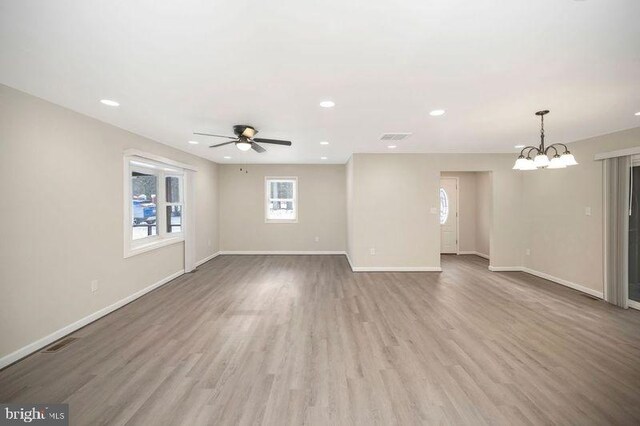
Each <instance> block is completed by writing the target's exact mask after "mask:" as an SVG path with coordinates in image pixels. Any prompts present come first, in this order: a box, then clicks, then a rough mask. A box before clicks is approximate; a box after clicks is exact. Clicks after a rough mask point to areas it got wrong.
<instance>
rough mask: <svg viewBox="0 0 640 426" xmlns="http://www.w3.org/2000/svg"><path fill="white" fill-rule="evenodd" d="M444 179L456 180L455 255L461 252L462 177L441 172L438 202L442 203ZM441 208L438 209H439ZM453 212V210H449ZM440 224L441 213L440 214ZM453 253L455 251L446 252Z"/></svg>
mask: <svg viewBox="0 0 640 426" xmlns="http://www.w3.org/2000/svg"><path fill="white" fill-rule="evenodd" d="M442 179H452V180H455V181H456V252H455V255H456V256H458V255H459V254H460V214H459V211H460V178H459V177H458V176H442V174H440V181H439V182H438V203H440V188H442V185H441V183H442ZM439 210H440V209H438V211H439ZM449 214H451V212H449ZM438 224H440V214H438ZM440 227H441V229H440V254H443V253H442V224H440ZM444 254H453V253H444Z"/></svg>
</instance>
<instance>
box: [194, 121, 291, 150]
mask: <svg viewBox="0 0 640 426" xmlns="http://www.w3.org/2000/svg"><path fill="white" fill-rule="evenodd" d="M233 133H235V134H236V136H235V137H232V136H224V135H212V134H211V133H198V132H193V134H194V135H202V136H213V137H215V138H227V139H233V140H232V141H229V142H223V143H219V144H216V145H211V146H210V147H209V148H217V147H219V146H224V145H229V144H230V143H235V144H236V148H238V149H239V150H240V151H249V150H250V149H253V150H254V151H256V152H258V153H263V152H265V151H266V149H264V148H263V147H261V146H260V145H258V144H257V143H256V142H260V143H270V144H274V145H286V146H291V141H282V140H278V139H263V138H254V136H255V135H256V133H258V131H257V130H256V129H254V128H253V127H251V126H247V125H246V124H236V125H235V126H233Z"/></svg>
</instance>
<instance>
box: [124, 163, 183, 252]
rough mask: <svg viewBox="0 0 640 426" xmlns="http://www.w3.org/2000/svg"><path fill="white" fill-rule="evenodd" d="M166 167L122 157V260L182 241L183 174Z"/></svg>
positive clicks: (179, 170) (160, 164) (178, 170)
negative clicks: (123, 182) (123, 185)
mask: <svg viewBox="0 0 640 426" xmlns="http://www.w3.org/2000/svg"><path fill="white" fill-rule="evenodd" d="M134 158H135V159H134ZM166 166H167V165H165V164H162V163H158V162H155V161H151V160H146V159H139V158H138V157H125V174H126V181H127V187H126V188H125V199H126V201H125V257H130V256H133V255H135V254H138V253H143V252H145V251H148V250H151V249H154V248H158V247H162V246H165V245H168V244H173V243H175V242H179V241H183V234H182V231H183V226H184V225H183V212H184V194H183V192H184V189H183V188H184V186H183V177H184V172H183V171H182V170H181V169H178V168H174V167H171V168H170V167H166ZM162 182H164V184H161V183H162Z"/></svg>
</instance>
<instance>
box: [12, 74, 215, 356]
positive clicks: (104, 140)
mask: <svg viewBox="0 0 640 426" xmlns="http://www.w3.org/2000/svg"><path fill="white" fill-rule="evenodd" d="M128 148H136V149H139V150H142V151H146V152H150V153H154V154H156V155H161V156H164V157H168V158H171V159H173V160H176V161H180V162H183V163H188V164H192V165H195V166H196V167H198V169H199V171H198V173H197V174H196V192H197V194H196V197H197V204H196V208H197V210H196V226H197V229H198V231H197V240H196V256H197V259H203V258H206V257H207V256H209V255H211V254H213V253H215V252H216V251H217V250H218V247H217V245H218V233H217V205H218V201H217V165H216V164H215V163H212V162H210V161H207V160H204V159H201V158H198V157H194V156H192V155H189V154H187V153H185V152H182V151H178V150H176V149H173V148H170V147H168V146H166V145H162V144H159V143H157V142H154V141H151V140H149V139H146V138H143V137H141V136H138V135H135V134H133V133H130V132H127V131H124V130H122V129H119V128H116V127H114V126H111V125H108V124H105V123H102V122H100V121H97V120H95V119H92V118H89V117H87V116H84V115H81V114H78V113H75V112H73V111H70V110H68V109H65V108H62V107H60V106H57V105H54V104H51V103H49V102H46V101H43V100H41V99H38V98H36V97H33V96H30V95H27V94H25V93H22V92H18V91H16V90H14V89H11V88H9V87H6V86H2V85H0V193H1V194H2V199H3V201H4V202H3V206H2V208H0V222H1V223H2V231H1V233H2V237H1V239H0V241H1V243H0V265H1V266H0V294H1V295H2V296H1V297H0V336H1V338H0V357H2V356H4V355H7V354H9V353H11V352H13V351H16V350H18V349H19V348H22V347H23V346H25V345H27V344H30V343H33V342H34V341H36V340H38V339H41V338H43V337H45V336H47V335H49V334H51V333H52V332H54V331H57V330H59V329H61V328H62V327H65V326H67V325H69V324H71V323H73V322H75V321H78V320H80V319H82V318H84V317H86V316H88V315H90V314H93V313H95V312H96V311H98V310H100V309H103V308H105V307H107V306H109V305H111V304H113V303H115V302H117V301H119V300H122V299H123V298H125V297H128V296H130V295H132V294H134V293H136V292H138V291H140V290H141V289H144V288H146V287H148V286H150V285H152V284H154V283H156V282H158V281H160V280H162V279H163V278H165V277H167V276H170V275H171V274H174V273H176V272H177V271H180V270H181V269H183V268H184V256H183V252H184V247H183V243H178V244H173V245H171V246H168V247H163V248H159V249H157V250H153V251H151V252H148V253H143V254H140V255H137V256H134V257H131V258H128V259H124V258H123V232H124V231H123V226H124V225H123V197H124V195H123V182H122V179H123V151H124V150H126V149H128ZM209 243H210V244H209ZM94 279H96V280H98V282H99V290H98V291H97V292H94V293H92V292H91V285H90V283H91V280H94Z"/></svg>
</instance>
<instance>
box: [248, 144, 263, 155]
mask: <svg viewBox="0 0 640 426" xmlns="http://www.w3.org/2000/svg"><path fill="white" fill-rule="evenodd" d="M251 149H253V150H254V151H255V152H258V153H260V154H262V153H263V152H265V151H266V149H264V148H263V147H261V146H260V145H258V144H257V143H255V142H254V143H252V144H251Z"/></svg>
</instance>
